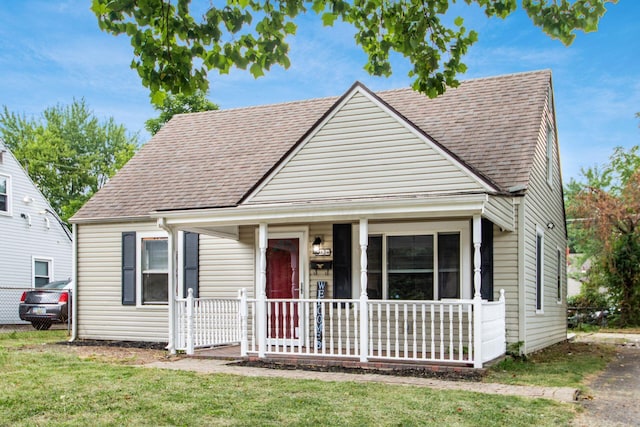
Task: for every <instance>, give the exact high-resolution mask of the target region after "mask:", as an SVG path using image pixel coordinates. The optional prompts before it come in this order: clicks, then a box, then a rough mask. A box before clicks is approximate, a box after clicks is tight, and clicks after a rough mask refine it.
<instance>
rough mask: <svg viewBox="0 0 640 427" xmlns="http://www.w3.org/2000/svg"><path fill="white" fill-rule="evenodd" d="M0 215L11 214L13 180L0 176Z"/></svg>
mask: <svg viewBox="0 0 640 427" xmlns="http://www.w3.org/2000/svg"><path fill="white" fill-rule="evenodd" d="M0 214H11V179H10V178H9V177H8V176H7V175H0Z"/></svg>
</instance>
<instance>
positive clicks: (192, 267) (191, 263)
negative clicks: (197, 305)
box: [182, 231, 200, 298]
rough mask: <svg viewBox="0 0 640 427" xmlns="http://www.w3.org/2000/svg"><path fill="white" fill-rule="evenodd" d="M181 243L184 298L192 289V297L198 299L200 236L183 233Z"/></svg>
mask: <svg viewBox="0 0 640 427" xmlns="http://www.w3.org/2000/svg"><path fill="white" fill-rule="evenodd" d="M182 242H183V248H182V249H183V254H184V258H183V264H184V265H183V273H184V274H183V278H184V296H185V297H186V296H187V295H188V294H189V289H193V297H194V298H199V292H198V291H199V290H198V273H199V268H200V259H199V258H200V250H199V246H200V235H199V234H198V233H191V232H188V231H185V232H184V236H183V239H182Z"/></svg>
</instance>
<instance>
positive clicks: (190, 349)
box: [187, 288, 195, 356]
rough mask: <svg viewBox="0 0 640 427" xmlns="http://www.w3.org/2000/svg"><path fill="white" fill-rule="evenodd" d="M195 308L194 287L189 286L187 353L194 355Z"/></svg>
mask: <svg viewBox="0 0 640 427" xmlns="http://www.w3.org/2000/svg"><path fill="white" fill-rule="evenodd" d="M193 309H194V301H193V289H192V288H189V291H188V293H187V354H188V355H189V356H193V354H194V353H195V351H194V341H193V338H194V337H193V314H194V313H193Z"/></svg>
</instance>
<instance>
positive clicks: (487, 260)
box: [480, 218, 493, 301]
mask: <svg viewBox="0 0 640 427" xmlns="http://www.w3.org/2000/svg"><path fill="white" fill-rule="evenodd" d="M480 260H481V261H480V275H481V283H482V285H481V286H480V294H481V296H482V299H486V300H489V301H493V223H492V222H491V221H489V220H487V219H484V218H483V219H482V246H480Z"/></svg>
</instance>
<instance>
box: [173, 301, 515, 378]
mask: <svg viewBox="0 0 640 427" xmlns="http://www.w3.org/2000/svg"><path fill="white" fill-rule="evenodd" d="M192 300H193V301H192V303H191V305H190V303H189V297H188V298H185V299H180V300H178V302H179V304H178V308H177V312H178V335H179V336H178V340H177V348H178V349H184V350H186V351H187V353H188V354H193V349H194V348H198V347H205V346H214V345H218V344H228V343H237V342H239V343H240V344H241V354H242V355H243V356H245V355H247V354H260V353H261V352H260V351H259V342H260V340H259V337H258V331H260V327H259V326H260V323H261V322H266V328H264V330H266V339H265V340H264V342H265V348H264V354H265V355H276V354H277V355H300V356H316V357H318V356H319V357H334V358H341V357H345V358H360V360H362V357H361V356H362V349H363V348H366V349H368V350H367V352H366V355H365V356H366V357H365V359H366V360H369V359H383V360H395V361H401V360H407V361H417V362H433V363H441V362H445V363H451V364H458V365H473V366H475V367H481V366H482V365H483V364H484V363H485V362H487V361H489V360H492V359H495V358H496V357H499V356H500V355H502V354H504V352H505V350H506V339H505V301H504V293H503V291H501V297H500V300H499V301H496V302H487V301H482V300H480V299H479V298H478V299H473V300H445V301H397V300H368V301H367V303H366V307H367V313H366V314H367V316H362V312H361V310H360V300H348V299H335V300H331V299H296V300H291V299H268V300H266V303H265V304H266V308H265V310H264V311H263V312H264V313H265V314H266V316H265V318H264V320H262V319H258V318H257V313H259V312H261V311H260V310H258V306H257V304H258V300H257V299H248V298H246V296H245V294H244V291H241V294H240V297H239V298H237V299H222V300H221V299H215V300H214V299H202V298H200V299H195V298H192ZM189 307H192V310H193V312H190V311H189ZM363 317H364V318H365V319H367V322H366V323H367V324H366V327H365V328H364V329H363V328H362V327H363V325H362V324H361V321H362V319H363ZM363 330H364V331H366V334H365V337H363V336H362V331H363ZM190 337H193V338H190ZM363 340H366V343H364V344H365V345H363ZM191 342H193V345H191Z"/></svg>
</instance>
